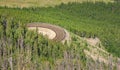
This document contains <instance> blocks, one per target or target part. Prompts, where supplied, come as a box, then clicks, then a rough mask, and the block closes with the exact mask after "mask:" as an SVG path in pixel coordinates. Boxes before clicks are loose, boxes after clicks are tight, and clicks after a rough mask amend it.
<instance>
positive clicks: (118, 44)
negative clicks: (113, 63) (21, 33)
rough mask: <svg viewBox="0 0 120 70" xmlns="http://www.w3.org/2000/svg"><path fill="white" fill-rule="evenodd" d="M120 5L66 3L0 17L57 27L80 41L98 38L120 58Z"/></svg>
mask: <svg viewBox="0 0 120 70" xmlns="http://www.w3.org/2000/svg"><path fill="white" fill-rule="evenodd" d="M119 7H120V4H119V3H108V4H105V3H102V2H97V3H90V2H89V3H82V4H79V3H69V4H67V5H65V4H61V5H60V6H56V7H47V8H44V7H43V8H29V9H27V8H23V9H20V8H7V7H5V8H2V7H1V8H0V15H1V16H3V15H4V16H7V17H14V18H16V21H18V22H19V21H20V22H22V23H30V22H46V23H53V24H56V25H60V26H62V27H64V28H66V29H68V30H69V31H72V32H74V33H75V34H78V35H80V36H82V37H99V38H100V40H101V41H102V43H103V44H104V45H105V48H106V49H107V50H108V51H109V52H111V53H113V54H114V55H117V56H119V57H120V52H119V50H120V13H119V12H120V8H119Z"/></svg>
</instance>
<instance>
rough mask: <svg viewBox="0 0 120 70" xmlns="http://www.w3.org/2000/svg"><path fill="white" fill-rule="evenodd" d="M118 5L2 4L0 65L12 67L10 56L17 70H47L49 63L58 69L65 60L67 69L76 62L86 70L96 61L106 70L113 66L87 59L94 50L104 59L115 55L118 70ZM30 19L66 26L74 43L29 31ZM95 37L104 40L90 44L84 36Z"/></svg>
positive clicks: (114, 69) (119, 25)
mask: <svg viewBox="0 0 120 70" xmlns="http://www.w3.org/2000/svg"><path fill="white" fill-rule="evenodd" d="M119 7H120V3H103V2H96V3H93V2H83V3H76V2H75V3H68V4H63V3H62V4H60V5H58V6H54V7H30V8H8V7H0V52H2V54H0V55H1V57H0V67H1V68H6V67H8V68H7V69H8V70H10V68H11V67H10V66H9V63H10V62H8V63H7V64H6V63H5V61H7V60H6V59H7V58H9V59H11V57H12V58H13V68H14V69H17V70H30V69H34V70H47V69H45V68H46V65H47V66H48V65H49V66H48V67H47V68H48V69H50V70H56V69H55V68H56V66H57V64H58V68H59V67H61V66H60V65H62V63H63V64H65V67H66V68H69V67H67V65H68V66H69V64H73V67H74V65H75V64H77V65H76V66H78V67H77V68H79V66H81V69H84V70H90V68H93V67H96V68H94V69H97V66H95V65H97V64H98V67H100V66H99V65H103V68H104V70H108V68H109V67H112V66H109V65H110V64H109V61H106V63H104V62H103V63H102V62H98V61H97V60H96V59H95V60H94V59H91V58H88V57H89V56H91V57H92V54H93V53H91V52H94V54H95V55H96V57H98V58H99V56H100V58H103V59H105V60H108V58H109V55H112V56H113V70H116V68H114V65H115V64H116V59H117V58H118V57H120V52H119V50H120V13H119V12H120V8H119ZM31 22H44V23H50V24H55V25H59V26H61V27H63V28H65V29H67V30H68V31H69V32H70V34H71V37H72V42H71V44H69V45H67V44H65V45H63V44H61V43H59V42H53V41H51V40H48V39H46V38H44V37H43V36H40V35H38V34H37V33H36V32H31V31H28V30H27V29H26V27H25V24H27V23H31ZM4 24H6V26H5V25H4ZM96 37H97V38H99V39H100V41H101V44H99V45H97V46H90V45H89V44H87V42H86V41H84V38H96ZM19 40H20V43H22V45H21V44H20V43H19ZM21 40H22V41H21ZM18 43H19V44H18ZM16 47H19V48H16ZM51 48H52V49H51ZM100 49H102V50H103V51H102V50H100ZM104 51H107V53H106V52H104ZM66 53H67V54H66ZM89 53H91V54H90V55H89ZM87 55H89V56H88V57H87ZM67 61H68V62H67ZM88 61H89V62H88ZM110 61H111V60H110ZM27 63H28V64H27ZM89 64H90V65H89ZM106 64H108V65H106ZM2 66H3V67H2ZM5 66H6V67H5ZM22 66H23V67H22ZM115 66H116V65H115ZM62 67H64V66H62ZM101 67H102V66H101ZM99 69H100V68H99ZM68 70H69V69H68Z"/></svg>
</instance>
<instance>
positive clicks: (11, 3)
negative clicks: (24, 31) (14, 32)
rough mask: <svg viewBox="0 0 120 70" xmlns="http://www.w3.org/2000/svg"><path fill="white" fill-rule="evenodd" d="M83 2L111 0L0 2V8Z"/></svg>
mask: <svg viewBox="0 0 120 70" xmlns="http://www.w3.org/2000/svg"><path fill="white" fill-rule="evenodd" d="M84 1H91V2H95V1H104V2H106V3H107V2H111V1H112V0H0V6H9V7H31V6H34V7H36V6H37V7H38V6H40V7H41V6H54V5H59V4H61V3H68V2H80V3H81V2H84Z"/></svg>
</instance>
